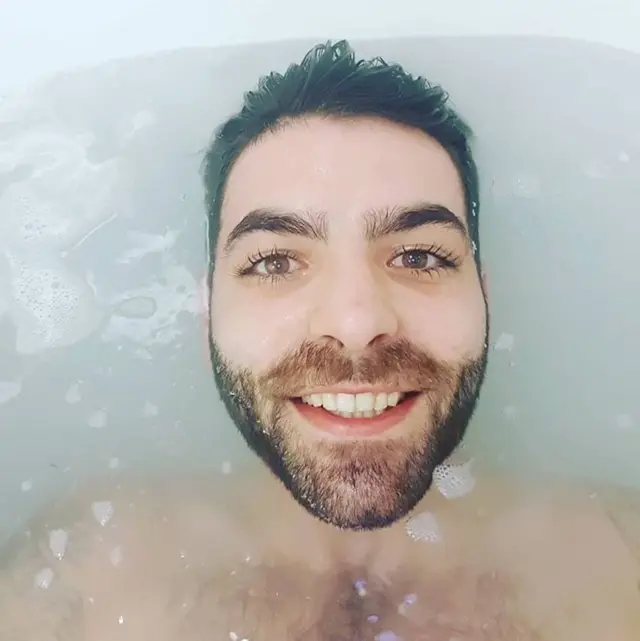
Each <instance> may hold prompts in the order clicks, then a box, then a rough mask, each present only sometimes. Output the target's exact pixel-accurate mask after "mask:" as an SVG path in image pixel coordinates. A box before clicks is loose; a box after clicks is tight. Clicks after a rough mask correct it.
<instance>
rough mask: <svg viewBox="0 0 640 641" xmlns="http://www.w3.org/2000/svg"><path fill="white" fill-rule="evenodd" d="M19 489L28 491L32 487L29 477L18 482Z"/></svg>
mask: <svg viewBox="0 0 640 641" xmlns="http://www.w3.org/2000/svg"><path fill="white" fill-rule="evenodd" d="M20 489H21V490H22V491H23V492H30V491H31V490H32V489H33V481H32V480H31V479H27V480H26V481H22V483H20Z"/></svg>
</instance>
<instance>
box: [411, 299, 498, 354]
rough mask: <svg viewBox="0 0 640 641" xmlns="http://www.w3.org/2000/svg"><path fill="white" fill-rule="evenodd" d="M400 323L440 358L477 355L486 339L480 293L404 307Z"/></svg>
mask: <svg viewBox="0 0 640 641" xmlns="http://www.w3.org/2000/svg"><path fill="white" fill-rule="evenodd" d="M403 326H404V328H405V331H406V333H407V337H408V338H409V339H410V340H412V341H414V342H415V343H416V344H418V345H422V346H424V347H425V348H426V349H428V350H429V351H430V352H431V353H432V354H433V355H434V356H435V357H437V358H439V359H441V360H443V361H447V362H451V363H455V362H457V361H459V360H460V359H461V358H470V357H477V356H479V355H480V354H481V353H482V350H483V347H484V341H485V327H486V313H485V305H484V299H483V297H482V293H481V292H478V294H475V293H474V294H473V295H467V296H464V297H444V296H443V297H438V298H432V299H427V300H424V301H421V302H420V303H419V304H416V305H413V306H411V307H409V308H407V309H406V310H405V313H403Z"/></svg>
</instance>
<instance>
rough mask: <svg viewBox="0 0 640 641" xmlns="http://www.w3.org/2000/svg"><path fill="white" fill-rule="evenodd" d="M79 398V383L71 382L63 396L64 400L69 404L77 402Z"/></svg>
mask: <svg viewBox="0 0 640 641" xmlns="http://www.w3.org/2000/svg"><path fill="white" fill-rule="evenodd" d="M81 398H82V396H81V394H80V384H79V383H77V382H76V383H72V384H71V386H70V387H69V389H68V390H67V393H66V394H65V396H64V400H65V401H66V402H67V403H69V404H70V405H74V404H75V403H79V402H80V399H81Z"/></svg>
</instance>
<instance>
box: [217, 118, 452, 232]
mask: <svg viewBox="0 0 640 641" xmlns="http://www.w3.org/2000/svg"><path fill="white" fill-rule="evenodd" d="M424 202H429V203H432V204H437V205H443V206H445V207H447V208H448V209H450V210H451V211H452V212H453V213H455V214H456V215H458V216H459V217H460V219H461V220H462V221H463V222H464V221H465V202H464V191H463V187H462V184H461V181H460V177H459V175H458V172H457V170H456V167H455V165H454V164H453V162H452V160H451V159H450V157H449V155H448V154H447V152H446V151H445V150H444V149H443V148H442V147H441V146H440V145H439V144H438V143H437V142H436V141H435V140H434V139H432V138H430V137H429V136H427V135H426V134H424V133H422V132H420V131H418V130H416V129H413V128H409V127H404V126H401V125H397V124H395V123H391V122H388V121H385V120H380V119H374V118H357V119H346V118H331V117H310V118H305V119H299V120H295V121H293V122H291V123H287V124H286V125H284V126H283V127H282V128H280V129H278V130H276V131H274V132H269V133H266V134H265V135H264V136H262V137H261V138H259V139H258V140H257V141H256V142H255V143H253V144H251V145H250V146H249V147H247V149H245V150H244V151H243V152H242V154H240V156H239V158H238V160H237V161H236V163H235V165H234V166H233V168H232V170H231V172H230V175H229V179H228V182H227V187H226V190H225V198H224V202H223V207H222V211H221V216H222V219H221V231H222V235H225V234H226V233H228V232H229V231H230V230H231V228H232V227H233V226H234V225H236V224H237V223H238V222H239V221H240V220H241V219H242V218H243V217H244V216H245V215H246V214H247V212H249V211H252V210H255V209H261V208H277V209H284V210H290V211H304V210H312V211H319V212H323V213H325V215H326V217H327V223H328V225H329V228H331V227H333V226H336V225H341V224H348V223H349V222H354V221H357V220H358V219H359V218H361V217H362V216H364V215H365V213H366V212H368V211H371V210H378V209H380V208H387V207H388V208H394V207H397V206H411V205H413V204H415V203H424Z"/></svg>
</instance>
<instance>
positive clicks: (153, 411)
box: [142, 401, 158, 418]
mask: <svg viewBox="0 0 640 641" xmlns="http://www.w3.org/2000/svg"><path fill="white" fill-rule="evenodd" d="M142 415H143V416H145V417H146V418H151V417H152V416H158V406H157V405H154V404H153V403H151V402H150V401H147V402H146V403H145V404H144V407H143V408H142Z"/></svg>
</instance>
